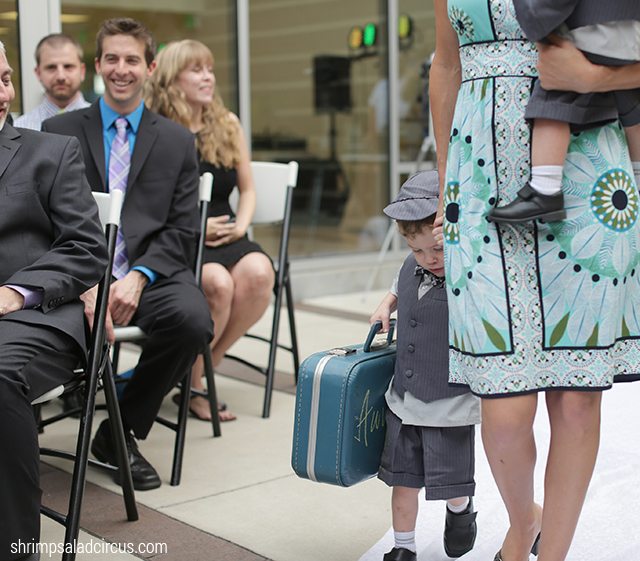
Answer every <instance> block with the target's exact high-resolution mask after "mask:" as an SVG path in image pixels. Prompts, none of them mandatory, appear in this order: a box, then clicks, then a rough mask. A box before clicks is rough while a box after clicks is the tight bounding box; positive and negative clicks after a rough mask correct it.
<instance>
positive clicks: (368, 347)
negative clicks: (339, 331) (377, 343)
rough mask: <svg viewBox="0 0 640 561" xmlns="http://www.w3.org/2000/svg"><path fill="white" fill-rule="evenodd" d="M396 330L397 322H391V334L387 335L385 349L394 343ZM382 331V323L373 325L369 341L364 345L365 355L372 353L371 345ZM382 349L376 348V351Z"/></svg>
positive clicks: (368, 337) (393, 320) (368, 336)
mask: <svg viewBox="0 0 640 561" xmlns="http://www.w3.org/2000/svg"><path fill="white" fill-rule="evenodd" d="M395 328H396V320H395V319H392V320H389V332H388V333H387V342H386V344H385V345H384V346H385V347H388V346H389V345H391V342H392V341H393V332H394V331H395ZM381 329H382V322H381V321H376V322H375V323H373V324H372V325H371V329H369V335H367V339H366V340H365V342H364V345H363V346H362V350H363V351H364V352H365V353H370V352H371V344H372V343H373V339H374V337H375V336H376V334H377V333H378V331H380V330H381ZM380 348H381V347H376V349H375V350H378V349H380Z"/></svg>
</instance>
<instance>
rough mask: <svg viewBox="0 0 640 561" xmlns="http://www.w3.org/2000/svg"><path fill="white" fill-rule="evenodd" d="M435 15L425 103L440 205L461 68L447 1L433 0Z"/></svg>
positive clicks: (439, 212)
mask: <svg viewBox="0 0 640 561" xmlns="http://www.w3.org/2000/svg"><path fill="white" fill-rule="evenodd" d="M434 9H435V16H436V51H435V54H434V57H433V62H432V64H431V72H430V73H429V104H430V107H431V115H432V116H433V129H434V135H435V139H436V147H437V160H438V174H439V176H440V206H439V209H438V215H440V214H442V192H443V190H444V182H445V177H446V169H445V168H446V163H447V149H448V147H449V135H450V134H451V122H452V121H453V112H454V109H455V104H456V99H457V97H458V90H459V89H460V80H461V70H460V55H459V53H458V37H457V35H456V33H455V31H454V30H453V28H452V27H451V23H450V22H449V16H448V14H447V0H434Z"/></svg>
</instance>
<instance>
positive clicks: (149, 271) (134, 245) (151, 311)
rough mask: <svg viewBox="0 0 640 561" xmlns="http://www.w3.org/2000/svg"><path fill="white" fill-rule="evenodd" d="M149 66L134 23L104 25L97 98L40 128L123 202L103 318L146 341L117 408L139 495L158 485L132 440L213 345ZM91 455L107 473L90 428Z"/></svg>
mask: <svg viewBox="0 0 640 561" xmlns="http://www.w3.org/2000/svg"><path fill="white" fill-rule="evenodd" d="M154 57H155V45H154V42H153V38H152V36H151V34H150V33H149V31H148V30H147V29H146V28H145V27H144V26H143V25H142V24H141V23H140V22H137V21H135V20H132V19H128V18H117V19H111V20H107V21H105V22H104V23H103V24H102V27H101V28H100V30H99V31H98V35H97V49H96V61H95V65H96V72H97V73H98V74H100V75H101V76H102V79H103V80H104V84H105V93H104V96H103V97H102V98H101V99H100V100H98V101H97V102H96V103H95V104H94V105H92V106H91V107H89V108H87V109H81V110H78V111H73V112H71V113H67V114H64V115H60V116H57V117H54V118H52V119H49V120H47V121H45V122H44V124H43V128H42V130H44V131H50V132H55V133H59V134H65V135H72V136H75V137H77V138H78V139H79V140H80V145H81V147H82V151H83V153H84V157H85V161H86V174H87V179H88V180H89V184H90V185H91V187H92V188H93V189H94V190H98V191H109V190H114V189H121V190H123V191H125V193H126V194H125V199H124V206H123V209H122V220H121V231H122V238H121V239H119V240H118V244H117V246H118V247H117V250H116V257H115V263H114V276H115V277H116V279H117V280H116V281H115V282H114V283H113V285H112V289H111V296H110V312H111V317H112V318H113V321H114V322H115V323H117V324H120V325H127V324H129V323H134V324H136V325H138V326H139V327H140V328H141V329H142V330H143V331H145V333H146V334H147V335H148V336H149V337H148V339H147V342H146V343H145V345H144V347H143V350H142V355H141V357H140V361H139V362H138V365H137V367H136V369H135V371H134V374H133V377H132V378H131V380H130V382H129V383H128V384H127V387H126V389H125V391H124V394H123V396H122V399H121V402H120V410H121V412H122V419H123V423H124V425H125V432H126V433H127V444H128V447H129V458H130V462H131V473H132V477H133V483H134V487H135V488H136V489H138V490H146V489H153V488H155V487H158V486H159V485H160V478H159V477H158V474H157V472H156V470H155V469H154V468H153V466H152V465H151V464H150V463H149V462H148V461H147V460H146V459H145V458H144V457H143V456H142V455H141V454H140V452H139V450H138V448H137V445H136V442H135V440H134V438H133V435H135V437H137V438H141V439H143V438H145V437H146V436H147V434H148V433H149V430H150V429H151V426H152V424H153V421H154V419H155V417H156V414H157V413H158V410H159V409H160V405H161V403H162V399H163V398H164V396H165V395H166V394H167V393H168V392H169V391H170V390H171V388H173V387H174V386H175V385H176V384H177V383H178V381H179V380H180V379H181V378H182V377H183V376H184V375H185V374H186V373H187V371H188V369H189V368H190V367H191V365H192V364H193V362H194V360H195V358H196V356H197V353H198V352H199V351H200V350H202V349H204V348H205V347H206V344H207V343H208V342H209V341H210V340H211V338H212V336H213V329H212V323H211V319H210V316H209V312H208V308H207V304H206V301H205V299H204V296H203V294H202V292H201V291H200V289H199V288H198V287H197V286H196V284H195V280H194V277H193V273H192V262H193V256H194V254H195V247H196V240H197V235H198V212H197V203H198V181H199V174H198V165H197V159H196V150H195V143H194V138H193V135H192V134H191V133H190V132H189V131H188V130H187V129H185V128H183V127H181V126H179V125H177V124H175V123H173V122H172V121H169V120H168V119H165V118H163V117H161V116H159V115H156V114H155V113H152V112H150V111H148V110H147V109H146V108H145V107H144V104H143V102H142V89H143V86H144V83H145V81H146V79H147V78H148V76H150V74H151V72H152V71H153V68H154V65H155V62H154ZM127 429H129V430H127ZM130 431H133V435H131V434H130ZM91 450H92V452H93V454H94V455H95V456H96V457H97V458H98V459H99V460H102V461H106V462H109V463H111V464H114V465H115V464H116V459H115V453H114V447H113V443H112V439H111V435H110V432H109V425H108V423H102V425H101V426H100V427H99V428H98V431H97V433H96V436H95V438H94V441H93V444H92V448H91ZM116 477H117V476H116Z"/></svg>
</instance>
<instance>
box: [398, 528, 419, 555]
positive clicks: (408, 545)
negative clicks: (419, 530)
mask: <svg viewBox="0 0 640 561" xmlns="http://www.w3.org/2000/svg"><path fill="white" fill-rule="evenodd" d="M393 539H394V540H395V542H396V543H395V546H394V547H403V548H404V549H408V550H409V551H413V552H414V553H415V552H416V531H415V530H414V531H413V532H393Z"/></svg>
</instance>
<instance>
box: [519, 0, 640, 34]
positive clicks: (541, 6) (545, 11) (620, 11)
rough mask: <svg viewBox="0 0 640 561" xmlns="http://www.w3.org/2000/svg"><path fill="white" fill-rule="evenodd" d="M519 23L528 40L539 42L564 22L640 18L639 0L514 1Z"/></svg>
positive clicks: (580, 24) (579, 23) (574, 24)
mask: <svg viewBox="0 0 640 561" xmlns="http://www.w3.org/2000/svg"><path fill="white" fill-rule="evenodd" d="M513 5H514V7H515V9H516V17H517V18H518V23H519V24H520V27H522V31H524V34H525V35H526V36H527V39H529V40H530V41H540V40H542V39H544V38H545V37H546V36H547V35H549V34H550V33H552V32H553V31H555V30H556V29H558V27H560V25H561V24H563V23H566V24H567V26H568V27H569V29H575V28H576V27H583V26H585V25H593V24H596V23H606V22H610V21H621V20H635V21H639V20H640V1H638V0H607V1H604V0H513Z"/></svg>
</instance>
